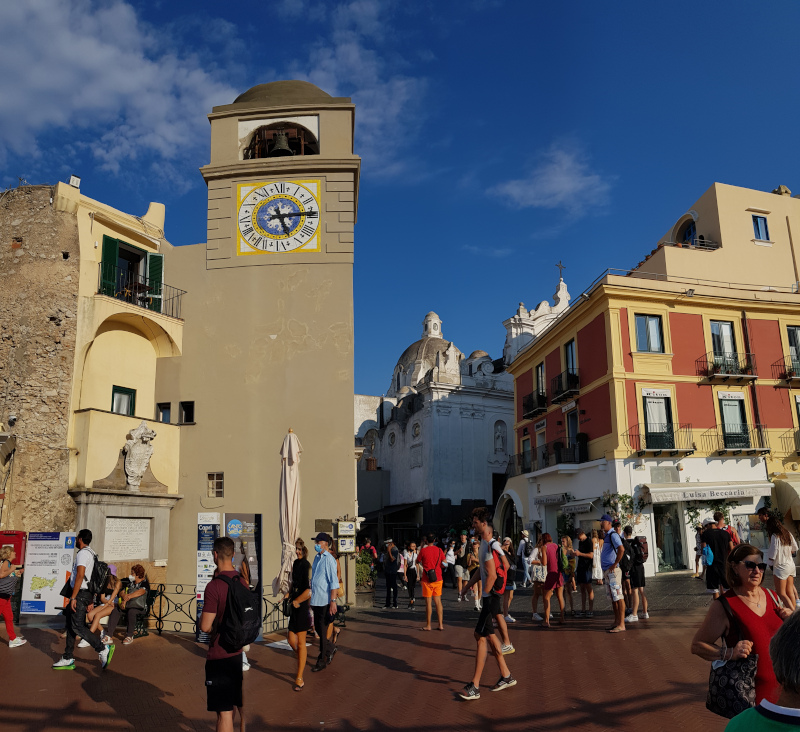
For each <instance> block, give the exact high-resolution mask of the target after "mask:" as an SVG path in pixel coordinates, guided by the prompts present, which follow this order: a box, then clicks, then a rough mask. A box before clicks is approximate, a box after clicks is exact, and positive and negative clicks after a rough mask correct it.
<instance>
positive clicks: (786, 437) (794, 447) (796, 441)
mask: <svg viewBox="0 0 800 732" xmlns="http://www.w3.org/2000/svg"><path fill="white" fill-rule="evenodd" d="M780 441H781V452H782V453H783V454H784V455H797V454H800V430H795V429H791V430H787V431H786V432H784V433H783V434H782V435H781V436H780Z"/></svg>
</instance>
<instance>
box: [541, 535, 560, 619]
mask: <svg viewBox="0 0 800 732" xmlns="http://www.w3.org/2000/svg"><path fill="white" fill-rule="evenodd" d="M542 539H543V540H544V546H543V547H542V550H541V552H542V554H541V560H542V564H543V565H544V566H545V567H546V569H547V578H546V579H545V581H544V587H542V590H543V591H544V620H542V625H543V626H544V627H545V628H549V627H550V598H551V597H552V596H553V593H554V592H555V593H556V597H557V598H558V607H559V609H560V610H561V617H560V619H559V621H558V622H559V623H560V624H562V625H563V623H564V578H563V576H562V574H561V571H560V569H559V566H558V547H557V546H556V545H555V544H554V543H553V537H551V536H550V534H542Z"/></svg>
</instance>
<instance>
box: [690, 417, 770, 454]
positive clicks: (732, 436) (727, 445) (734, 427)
mask: <svg viewBox="0 0 800 732" xmlns="http://www.w3.org/2000/svg"><path fill="white" fill-rule="evenodd" d="M703 440H704V442H705V447H706V450H707V452H716V453H717V454H718V455H742V454H746V455H761V454H766V453H769V452H771V448H770V446H769V440H768V439H767V430H766V427H765V426H764V425H761V424H756V425H748V424H726V425H721V426H720V428H719V429H711V430H708V432H706V433H704V435H703Z"/></svg>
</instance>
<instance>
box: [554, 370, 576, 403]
mask: <svg viewBox="0 0 800 732" xmlns="http://www.w3.org/2000/svg"><path fill="white" fill-rule="evenodd" d="M580 384H581V380H580V376H579V373H578V369H576V368H571V369H567V370H566V371H562V372H561V373H560V374H558V376H554V377H553V378H552V379H551V380H550V393H551V394H552V396H551V401H552V402H559V401H563V400H564V399H566V398H567V397H568V396H569V395H571V394H573V393H577V392H578V390H579V389H580Z"/></svg>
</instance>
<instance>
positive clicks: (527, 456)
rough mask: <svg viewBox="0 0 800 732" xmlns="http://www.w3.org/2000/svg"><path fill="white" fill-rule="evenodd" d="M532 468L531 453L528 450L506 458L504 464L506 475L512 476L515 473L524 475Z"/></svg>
mask: <svg viewBox="0 0 800 732" xmlns="http://www.w3.org/2000/svg"><path fill="white" fill-rule="evenodd" d="M532 470H533V455H532V454H531V453H529V452H520V453H517V454H516V455H512V456H511V457H510V458H509V459H508V465H507V466H506V475H507V476H508V477H509V478H513V477H514V476H516V475H524V474H525V473H530V472H531V471H532Z"/></svg>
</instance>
